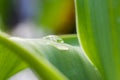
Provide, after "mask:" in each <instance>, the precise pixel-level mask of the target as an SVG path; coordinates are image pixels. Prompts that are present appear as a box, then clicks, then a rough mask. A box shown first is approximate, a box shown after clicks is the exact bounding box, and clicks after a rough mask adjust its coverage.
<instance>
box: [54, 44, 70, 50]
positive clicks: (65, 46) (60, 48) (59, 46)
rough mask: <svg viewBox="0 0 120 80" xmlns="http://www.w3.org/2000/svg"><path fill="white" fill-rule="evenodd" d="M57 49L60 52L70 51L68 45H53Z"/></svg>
mask: <svg viewBox="0 0 120 80" xmlns="http://www.w3.org/2000/svg"><path fill="white" fill-rule="evenodd" d="M52 46H54V47H55V48H57V49H59V50H69V48H68V46H67V45H66V44H52Z"/></svg>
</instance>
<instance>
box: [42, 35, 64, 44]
mask: <svg viewBox="0 0 120 80" xmlns="http://www.w3.org/2000/svg"><path fill="white" fill-rule="evenodd" d="M43 39H46V40H49V41H52V42H57V43H64V41H63V39H62V38H60V37H59V36H55V35H50V36H46V37H43Z"/></svg>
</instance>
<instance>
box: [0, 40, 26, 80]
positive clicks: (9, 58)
mask: <svg viewBox="0 0 120 80" xmlns="http://www.w3.org/2000/svg"><path fill="white" fill-rule="evenodd" d="M0 43H1V42H0ZM26 67H27V65H26V64H25V63H24V62H23V61H22V60H21V59H20V58H18V57H17V56H16V55H15V54H12V51H11V50H10V49H9V48H8V47H6V46H4V45H0V80H6V79H7V78H8V77H10V76H12V75H14V74H16V73H17V72H18V71H20V70H22V69H24V68H26Z"/></svg>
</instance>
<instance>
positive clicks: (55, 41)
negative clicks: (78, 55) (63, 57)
mask: <svg viewBox="0 0 120 80" xmlns="http://www.w3.org/2000/svg"><path fill="white" fill-rule="evenodd" d="M43 39H45V40H48V42H47V44H48V45H51V46H53V47H55V48H57V49H59V50H69V48H68V46H67V45H66V44H64V41H63V39H62V38H60V37H59V36H55V35H50V36H46V37H43Z"/></svg>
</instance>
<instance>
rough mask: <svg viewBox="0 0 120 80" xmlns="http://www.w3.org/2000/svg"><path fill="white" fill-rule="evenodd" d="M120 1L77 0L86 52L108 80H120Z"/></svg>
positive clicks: (80, 29) (81, 33) (79, 28)
mask: <svg viewBox="0 0 120 80" xmlns="http://www.w3.org/2000/svg"><path fill="white" fill-rule="evenodd" d="M119 9H120V0H76V14H77V15H76V18H77V32H78V35H79V40H80V44H81V46H82V48H83V49H84V51H85V52H86V54H87V55H88V56H89V58H90V59H91V60H92V62H93V63H94V64H95V65H96V66H97V68H98V69H99V70H100V72H101V73H102V76H103V77H104V80H120V76H119V74H120V38H119V34H120V21H119V19H120V10H119Z"/></svg>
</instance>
